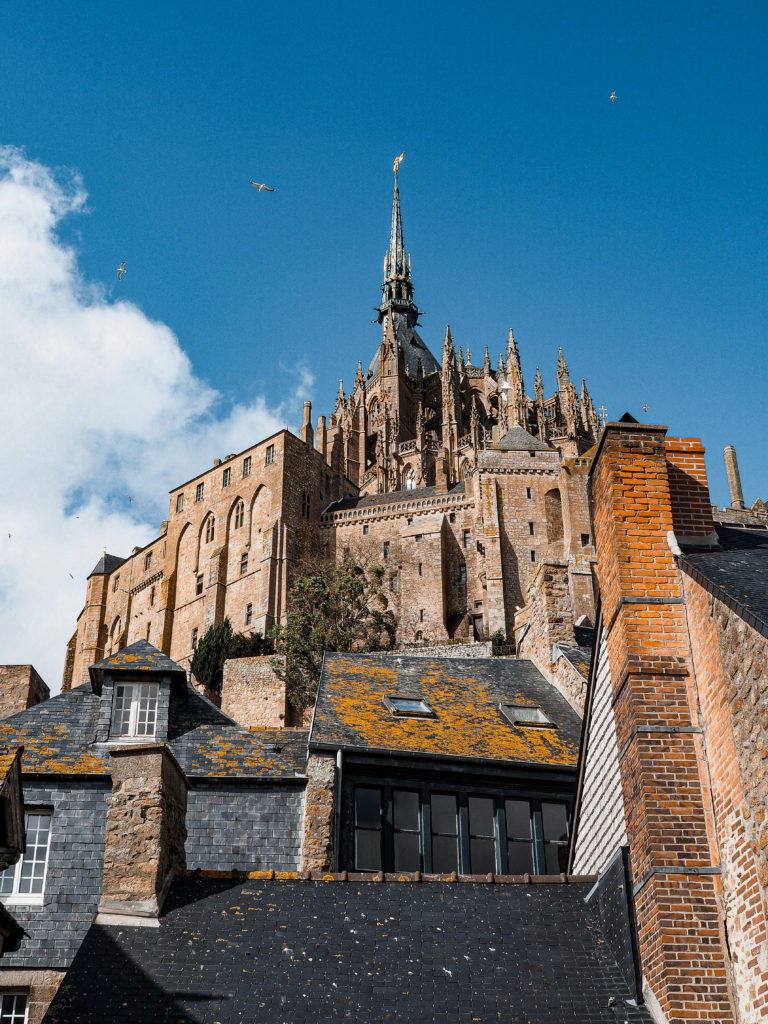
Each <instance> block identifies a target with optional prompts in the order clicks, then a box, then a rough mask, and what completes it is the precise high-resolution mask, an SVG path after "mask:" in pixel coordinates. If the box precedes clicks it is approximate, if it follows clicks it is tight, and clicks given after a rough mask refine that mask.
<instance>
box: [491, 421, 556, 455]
mask: <svg viewBox="0 0 768 1024" xmlns="http://www.w3.org/2000/svg"><path fill="white" fill-rule="evenodd" d="M493 447H494V448H500V449H501V450H502V451H504V452H551V451H554V449H553V448H550V446H549V445H548V444H544V442H543V441H539V439H538V438H537V437H534V436H533V434H529V433H528V431H527V430H524V429H523V427H519V426H515V427H510V429H509V430H508V431H507V432H506V434H505V435H504V437H502V438H500V439H499V440H498V441H497V442H496V444H495V445H494V446H493Z"/></svg>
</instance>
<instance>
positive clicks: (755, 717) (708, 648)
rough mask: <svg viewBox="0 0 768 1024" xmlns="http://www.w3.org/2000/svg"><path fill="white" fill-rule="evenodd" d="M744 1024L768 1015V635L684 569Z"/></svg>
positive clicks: (725, 902) (730, 939)
mask: <svg viewBox="0 0 768 1024" xmlns="http://www.w3.org/2000/svg"><path fill="white" fill-rule="evenodd" d="M682 579H683V583H684V586H685V596H686V608H687V612H688V622H689V628H690V634H691V649H692V651H693V657H694V664H695V669H696V674H695V678H696V687H697V698H698V701H699V704H700V707H701V715H702V723H703V726H704V729H705V735H706V746H707V759H708V773H709V778H710V779H711V786H712V794H713V804H714V816H715V829H716V834H717V845H718V853H719V856H720V861H721V870H722V901H723V907H724V914H725V919H726V923H727V926H728V942H729V946H730V950H731V959H732V963H733V973H734V990H735V993H736V999H737V1003H738V1006H739V1012H740V1020H741V1022H742V1024H758V1022H759V1021H764V1020H765V1019H766V1018H768V671H767V669H768V640H767V639H766V638H765V637H764V636H762V635H761V634H760V633H759V632H757V631H756V630H754V629H752V628H751V627H750V626H749V625H747V624H746V623H745V622H744V620H743V619H742V618H740V617H739V615H738V614H737V613H736V612H734V611H732V610H731V609H730V608H728V607H727V606H726V605H725V604H724V603H723V602H722V601H721V600H719V598H718V597H715V596H713V595H712V594H711V593H710V592H709V591H708V590H707V589H705V587H703V586H702V585H701V584H700V583H699V582H697V581H696V580H695V579H693V578H692V577H691V576H689V575H688V574H687V573H686V572H685V571H683V573H682Z"/></svg>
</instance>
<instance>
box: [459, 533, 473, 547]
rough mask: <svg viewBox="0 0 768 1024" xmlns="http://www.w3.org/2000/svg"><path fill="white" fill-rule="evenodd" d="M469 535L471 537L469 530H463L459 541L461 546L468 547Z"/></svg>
mask: <svg viewBox="0 0 768 1024" xmlns="http://www.w3.org/2000/svg"><path fill="white" fill-rule="evenodd" d="M470 537H471V532H470V531H469V530H464V532H463V533H462V535H461V543H462V546H463V547H465V548H468V547H469V540H470Z"/></svg>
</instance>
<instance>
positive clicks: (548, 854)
mask: <svg viewBox="0 0 768 1024" xmlns="http://www.w3.org/2000/svg"><path fill="white" fill-rule="evenodd" d="M541 831H542V835H543V837H544V870H545V872H546V874H548V875H559V874H560V873H561V872H563V871H567V870H568V805H567V804H563V803H559V802H558V803H555V802H554V801H549V800H542V801H541Z"/></svg>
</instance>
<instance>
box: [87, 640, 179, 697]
mask: <svg viewBox="0 0 768 1024" xmlns="http://www.w3.org/2000/svg"><path fill="white" fill-rule="evenodd" d="M108 671H112V672H130V673H131V674H133V673H139V674H140V673H143V672H167V673H168V674H169V675H170V676H171V678H172V679H173V680H174V681H175V682H186V679H187V671H186V669H184V668H182V667H181V665H179V664H177V663H176V662H175V661H171V659H170V658H169V657H168V655H167V654H163V652H162V651H159V650H158V649H157V647H154V646H153V645H152V644H151V643H150V642H149V641H148V640H136V641H135V643H132V644H130V646H128V647H123V648H122V650H119V651H117V652H116V653H115V654H112V655H110V657H108V658H102V660H101V661H97V662H96V664H95V665H91V666H90V668H89V669H88V672H89V673H90V676H91V681H92V682H96V684H97V685H98V686H99V687H100V685H101V680H102V679H103V676H104V673H105V672H108Z"/></svg>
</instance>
